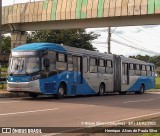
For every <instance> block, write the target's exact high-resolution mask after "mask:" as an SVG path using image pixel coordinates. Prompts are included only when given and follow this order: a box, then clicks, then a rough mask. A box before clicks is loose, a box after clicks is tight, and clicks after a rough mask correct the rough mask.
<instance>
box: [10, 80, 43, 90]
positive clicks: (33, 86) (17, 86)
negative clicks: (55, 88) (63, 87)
mask: <svg viewBox="0 0 160 136" xmlns="http://www.w3.org/2000/svg"><path fill="white" fill-rule="evenodd" d="M7 91H9V92H35V93H41V91H40V87H39V80H34V81H31V82H7Z"/></svg>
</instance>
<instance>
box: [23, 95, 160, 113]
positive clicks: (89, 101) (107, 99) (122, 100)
mask: <svg viewBox="0 0 160 136" xmlns="http://www.w3.org/2000/svg"><path fill="white" fill-rule="evenodd" d="M22 100H27V101H36V102H37V101H38V102H43V103H45V102H54V103H57V104H58V103H61V104H63V103H64V104H84V105H94V106H104V108H105V106H106V107H119V108H130V109H148V110H149V109H151V110H152V109H155V110H158V109H160V105H159V104H157V103H159V102H160V94H154V93H145V94H143V95H137V94H134V93H129V94H126V95H119V94H116V93H115V94H105V95H104V96H97V95H79V96H66V97H64V98H63V99H56V98H55V97H53V96H40V97H38V98H29V97H27V98H22Z"/></svg>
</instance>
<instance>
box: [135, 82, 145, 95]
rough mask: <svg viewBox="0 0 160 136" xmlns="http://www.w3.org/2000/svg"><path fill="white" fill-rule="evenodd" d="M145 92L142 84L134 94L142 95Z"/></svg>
mask: <svg viewBox="0 0 160 136" xmlns="http://www.w3.org/2000/svg"><path fill="white" fill-rule="evenodd" d="M144 90H145V87H144V84H142V85H141V87H140V90H139V91H137V92H135V94H143V93H144Z"/></svg>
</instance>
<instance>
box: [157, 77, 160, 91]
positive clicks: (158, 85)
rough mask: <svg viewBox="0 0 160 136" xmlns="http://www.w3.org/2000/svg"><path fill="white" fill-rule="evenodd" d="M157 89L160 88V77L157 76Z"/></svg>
mask: <svg viewBox="0 0 160 136" xmlns="http://www.w3.org/2000/svg"><path fill="white" fill-rule="evenodd" d="M156 89H160V77H156Z"/></svg>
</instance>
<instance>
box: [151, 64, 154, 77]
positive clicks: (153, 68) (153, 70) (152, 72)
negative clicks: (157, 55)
mask: <svg viewBox="0 0 160 136" xmlns="http://www.w3.org/2000/svg"><path fill="white" fill-rule="evenodd" d="M151 68H152V69H151V71H152V76H155V67H154V66H152V67H151Z"/></svg>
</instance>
